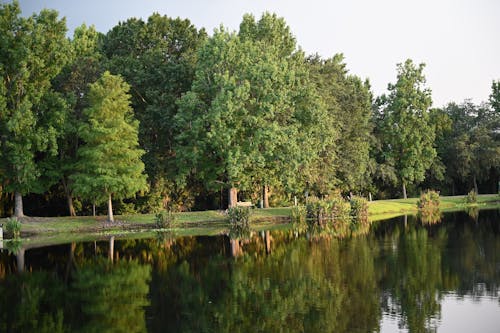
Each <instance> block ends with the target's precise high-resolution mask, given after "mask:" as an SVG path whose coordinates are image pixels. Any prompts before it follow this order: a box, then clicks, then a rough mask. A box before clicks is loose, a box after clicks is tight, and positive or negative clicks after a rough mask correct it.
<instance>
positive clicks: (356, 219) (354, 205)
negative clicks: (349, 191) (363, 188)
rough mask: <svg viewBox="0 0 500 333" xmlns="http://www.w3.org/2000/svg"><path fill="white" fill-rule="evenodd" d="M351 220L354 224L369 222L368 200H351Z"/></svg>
mask: <svg viewBox="0 0 500 333" xmlns="http://www.w3.org/2000/svg"><path fill="white" fill-rule="evenodd" d="M351 218H352V221H353V224H358V223H366V222H367V221H368V200H366V199H365V198H363V197H358V196H353V197H352V198H351Z"/></svg>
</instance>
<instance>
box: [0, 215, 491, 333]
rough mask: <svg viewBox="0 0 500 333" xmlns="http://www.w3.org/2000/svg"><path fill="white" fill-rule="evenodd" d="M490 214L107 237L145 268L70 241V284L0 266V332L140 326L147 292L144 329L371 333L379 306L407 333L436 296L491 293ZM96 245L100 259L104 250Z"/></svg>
mask: <svg viewBox="0 0 500 333" xmlns="http://www.w3.org/2000/svg"><path fill="white" fill-rule="evenodd" d="M499 218H500V212H498V211H481V214H480V216H479V220H480V223H477V224H476V223H470V221H469V219H468V218H467V215H466V214H465V213H463V212H462V213H454V214H446V215H444V217H443V223H441V224H439V225H422V224H420V223H418V221H417V220H416V219H415V218H414V217H412V216H409V217H408V221H407V223H406V224H405V225H404V227H403V224H402V223H401V222H402V221H401V219H395V220H394V221H385V222H384V223H378V224H376V225H374V228H372V232H370V234H369V235H366V236H361V237H356V238H350V239H339V238H337V237H335V236H334V235H333V232H332V233H330V234H328V233H325V232H324V230H320V231H319V232H317V233H313V232H312V231H311V229H309V231H307V230H306V229H303V228H302V227H300V228H299V229H297V228H298V227H299V226H301V225H300V224H294V225H292V226H291V228H290V229H288V230H280V231H266V232H262V233H260V234H259V233H253V234H252V235H248V237H247V238H246V239H245V240H229V241H228V238H227V237H226V236H220V237H215V238H214V237H177V238H169V237H168V236H166V238H165V239H162V240H161V241H159V240H158V239H155V238H152V239H128V240H121V241H116V243H115V252H116V253H119V254H120V255H119V258H137V259H138V260H140V261H141V262H146V263H148V264H150V265H151V266H152V267H154V271H153V274H152V275H150V274H149V267H147V266H141V265H139V264H138V263H137V262H136V261H132V262H129V261H123V259H121V260H120V259H117V263H116V264H112V263H108V262H106V261H104V260H92V261H91V260H89V259H88V257H89V255H90V256H91V257H93V256H94V253H95V252H94V244H93V243H86V244H78V245H76V247H74V248H73V249H74V251H73V253H74V261H73V263H74V265H75V266H76V267H77V268H76V269H75V271H74V274H73V277H72V278H70V279H69V281H72V282H70V284H69V286H65V284H64V283H63V282H62V281H63V280H62V279H61V278H58V277H57V275H55V274H52V273H43V274H41V273H36V272H35V273H32V274H31V273H30V274H26V273H23V274H19V275H9V269H8V268H7V269H6V270H5V271H6V272H7V276H6V277H5V278H2V279H0V309H1V310H2V311H0V332H3V331H6V332H9V331H12V332H27V331H29V332H31V331H35V332H39V331H41V332H43V331H49V330H50V332H51V333H55V332H59V331H63V329H64V330H66V331H79V330H80V328H81V325H82V322H83V323H84V324H85V327H83V328H81V330H82V331H95V330H98V329H101V330H102V331H124V330H126V331H127V332H128V331H145V330H146V324H145V319H144V314H145V310H144V309H143V307H144V305H145V304H147V302H146V295H147V293H148V290H149V288H150V289H151V292H150V294H149V297H150V300H151V306H150V307H149V308H148V309H147V310H146V311H147V314H148V327H147V328H148V329H149V330H151V331H167V332H233V331H234V330H235V328H236V331H242V332H244V331H258V332H274V331H287V332H288V331H289V332H323V331H324V332H329V331H335V332H341V333H342V332H376V331H379V330H380V327H379V325H380V318H381V315H382V312H381V309H382V310H383V311H387V312H390V313H392V314H394V315H396V316H397V317H398V318H400V325H401V327H402V328H403V327H404V328H406V329H408V331H409V332H425V331H429V330H431V331H432V330H433V329H435V327H433V326H432V325H433V323H434V320H433V319H437V320H438V319H439V316H440V302H441V295H442V294H443V293H446V292H448V291H453V292H454V293H457V294H458V295H472V296H483V295H488V296H490V297H497V296H498V290H499V288H500V281H499V278H498V269H497V268H498V267H499V265H500V262H499V258H498V255H497V254H498V253H500V228H499V225H498V223H497V222H498V220H499ZM306 228H307V227H306ZM306 235H307V237H306ZM232 241H234V242H237V243H238V244H239V246H240V247H241V249H240V250H241V251H242V252H244V253H245V255H243V256H241V257H239V258H238V260H234V259H232V258H230V257H229V255H230V254H229V246H230V244H231V242H232ZM103 245H105V246H106V248H105V250H104V251H101V252H99V251H97V253H98V254H99V253H101V254H102V253H107V246H108V244H107V242H106V243H103ZM99 247H100V245H99V244H98V247H97V248H98V249H99ZM268 248H269V249H270V250H269V251H268ZM63 250H64V251H63V252H61V253H59V256H58V253H57V251H55V250H54V248H52V249H51V250H48V253H50V255H49V256H50V257H51V259H50V260H49V262H48V263H47V264H48V265H49V266H50V267H51V269H52V267H56V266H64V265H65V264H66V260H67V258H66V256H67V248H66V247H64V249H63ZM28 252H29V251H27V253H28ZM61 254H63V255H62V256H61ZM98 256H99V255H98ZM8 258H9V256H7V255H3V256H2V257H0V259H1V260H2V261H3V262H5V261H6V260H8ZM10 259H12V258H10ZM27 259H28V262H30V261H31V260H29V256H28V258H27ZM61 260H64V261H61ZM33 264H34V265H37V264H35V263H33ZM61 264H62V265H61ZM31 265H32V264H31V263H30V266H31ZM78 267H79V268H78ZM32 268H33V270H36V269H38V268H37V267H36V266H32ZM150 277H151V279H152V282H151V284H150V286H148V285H147V282H148V281H149V278H150ZM478 282H481V285H478ZM68 295H69V297H68ZM4 309H5V310H4ZM63 320H64V321H63ZM284 321H286V325H287V326H286V327H284V326H283V325H284V324H283V323H284Z"/></svg>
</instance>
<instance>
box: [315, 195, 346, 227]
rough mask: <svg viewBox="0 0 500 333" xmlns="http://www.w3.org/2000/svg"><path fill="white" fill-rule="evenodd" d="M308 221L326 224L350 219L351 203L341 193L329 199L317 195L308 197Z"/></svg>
mask: <svg viewBox="0 0 500 333" xmlns="http://www.w3.org/2000/svg"><path fill="white" fill-rule="evenodd" d="M306 211H307V219H308V222H311V223H313V224H315V223H318V224H319V225H326V224H328V223H334V222H336V221H344V222H345V221H347V222H349V221H350V214H351V205H350V203H349V202H348V201H346V200H345V199H344V198H342V197H341V196H340V195H334V196H333V197H332V198H329V199H327V200H321V199H318V198H316V197H311V198H309V199H308V201H307V204H306Z"/></svg>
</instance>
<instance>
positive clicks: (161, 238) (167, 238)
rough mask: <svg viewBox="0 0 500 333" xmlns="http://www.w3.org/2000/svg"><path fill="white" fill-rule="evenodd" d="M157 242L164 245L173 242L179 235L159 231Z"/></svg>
mask: <svg viewBox="0 0 500 333" xmlns="http://www.w3.org/2000/svg"><path fill="white" fill-rule="evenodd" d="M155 235H156V240H157V242H158V244H164V243H165V242H173V241H174V240H175V238H176V236H177V234H176V233H175V232H173V231H157V232H155Z"/></svg>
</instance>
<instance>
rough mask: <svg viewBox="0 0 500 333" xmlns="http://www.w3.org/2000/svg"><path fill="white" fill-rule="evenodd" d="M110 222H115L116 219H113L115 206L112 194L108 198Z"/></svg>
mask: <svg viewBox="0 0 500 333" xmlns="http://www.w3.org/2000/svg"><path fill="white" fill-rule="evenodd" d="M108 222H109V223H112V222H115V219H114V217H113V205H112V203H111V193H110V194H109V197H108Z"/></svg>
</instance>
